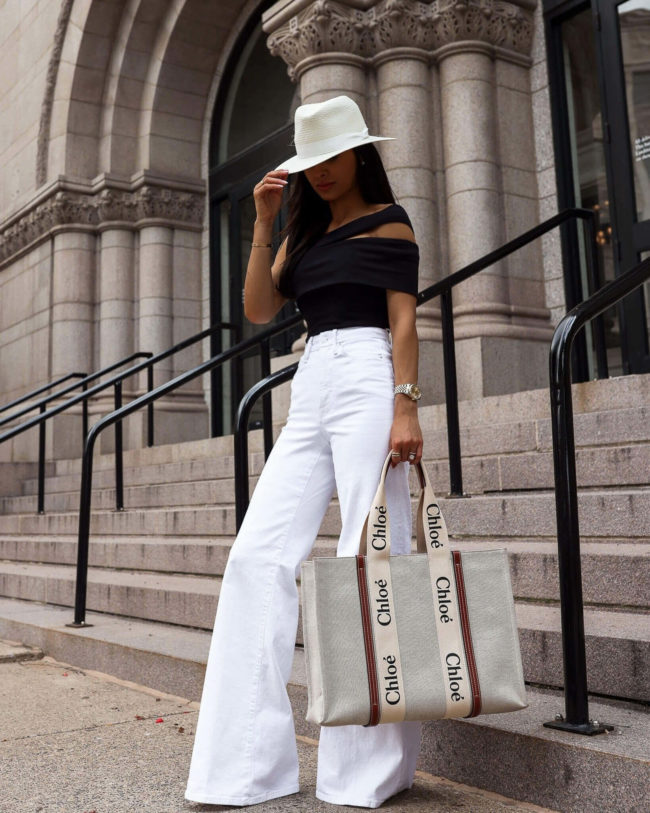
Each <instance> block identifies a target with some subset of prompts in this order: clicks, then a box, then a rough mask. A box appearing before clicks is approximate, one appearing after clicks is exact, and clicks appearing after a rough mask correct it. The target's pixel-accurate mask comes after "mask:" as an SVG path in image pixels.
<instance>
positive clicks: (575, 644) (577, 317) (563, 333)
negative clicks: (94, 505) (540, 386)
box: [544, 258, 650, 734]
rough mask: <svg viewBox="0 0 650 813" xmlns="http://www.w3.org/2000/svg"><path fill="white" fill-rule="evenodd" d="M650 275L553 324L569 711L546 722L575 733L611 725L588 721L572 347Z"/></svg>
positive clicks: (611, 286) (624, 279) (629, 275)
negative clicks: (584, 329)
mask: <svg viewBox="0 0 650 813" xmlns="http://www.w3.org/2000/svg"><path fill="white" fill-rule="evenodd" d="M648 279H650V258H648V259H646V260H643V262H641V263H639V264H638V265H636V266H634V268H632V269H631V270H629V271H626V272H625V273H624V274H621V276H619V277H617V278H616V279H614V280H612V281H611V282H608V283H607V284H606V285H604V286H603V287H602V288H600V290H598V291H596V292H595V293H594V294H592V295H591V296H590V297H589V298H588V299H586V300H585V301H584V302H581V303H580V304H579V305H576V306H575V308H573V309H572V310H570V311H569V312H568V313H567V314H566V316H564V317H563V318H562V319H561V320H560V322H559V324H558V325H557V327H556V328H555V332H554V334H553V339H552V341H551V349H550V352H549V379H550V398H551V427H552V432H553V468H554V477H555V514H556V521H557V541H558V566H559V575H560V608H561V615H562V649H563V657H564V700H565V712H566V713H565V716H564V718H562V719H557V720H552V721H550V722H548V723H544V725H545V726H547V727H549V728H560V729H563V730H565V731H571V732H574V733H577V734H600V733H601V732H603V731H606V730H609V729H611V728H612V726H608V725H606V724H603V723H597V722H595V721H593V720H590V719H589V701H588V697H587V662H586V655H585V631H584V615H583V607H582V573H581V567H580V530H579V523H578V489H577V479H576V458H575V440H574V435H573V403H572V399H571V365H570V358H571V345H572V343H573V340H574V338H575V336H576V334H577V332H578V331H579V330H580V329H581V328H582V327H583V326H584V325H585V324H586V323H587V322H588V321H590V320H591V319H594V318H595V317H596V316H597V315H598V314H600V313H602V312H603V311H604V310H606V309H607V308H609V307H611V306H612V305H615V304H616V303H617V302H618V301H619V300H621V299H623V298H624V297H626V296H627V295H628V294H630V293H632V292H633V291H635V290H636V289H637V288H639V287H640V286H641V285H643V283H644V282H645V281H646V280H648Z"/></svg>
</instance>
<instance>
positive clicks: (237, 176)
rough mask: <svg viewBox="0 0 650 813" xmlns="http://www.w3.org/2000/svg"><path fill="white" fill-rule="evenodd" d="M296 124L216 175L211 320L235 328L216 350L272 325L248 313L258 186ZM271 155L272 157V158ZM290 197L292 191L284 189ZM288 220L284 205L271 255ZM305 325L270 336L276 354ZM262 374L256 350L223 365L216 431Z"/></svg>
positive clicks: (286, 311) (224, 429)
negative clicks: (246, 282)
mask: <svg viewBox="0 0 650 813" xmlns="http://www.w3.org/2000/svg"><path fill="white" fill-rule="evenodd" d="M292 132H293V126H291V127H288V128H285V129H283V130H281V131H279V132H278V133H276V134H274V135H272V136H271V137H270V138H268V139H265V141H264V142H262V143H261V144H258V145H256V146H255V147H254V148H252V149H251V150H248V151H246V153H245V154H244V155H242V156H238V157H237V158H235V159H233V160H232V161H228V162H225V163H223V164H222V165H220V166H219V168H218V170H217V171H215V172H214V173H213V175H212V177H211V195H210V197H211V206H210V212H211V233H210V248H211V274H210V279H211V289H212V290H211V297H210V299H211V308H210V310H211V313H212V324H215V323H217V322H219V321H221V322H223V323H226V322H227V323H228V324H229V325H231V326H233V327H230V328H224V330H222V331H221V335H218V334H217V335H215V337H214V340H213V346H212V354H216V353H218V352H219V351H220V350H221V349H223V348H225V347H228V346H230V345H231V344H234V342H235V340H237V339H239V340H243V339H247V338H249V337H251V336H254V335H256V334H257V333H260V332H261V331H262V330H266V329H267V328H268V325H265V324H262V325H258V324H253V323H252V322H250V321H249V320H248V319H246V317H245V315H244V279H245V277H246V269H247V267H248V259H249V256H250V251H251V242H252V239H253V227H254V222H255V216H256V212H255V201H254V198H253V188H254V186H255V184H257V183H258V182H259V180H260V179H261V178H262V176H263V175H264V173H265V172H268V171H269V170H270V169H273V168H274V167H275V166H277V164H278V163H280V161H281V160H282V158H283V157H285V155H286V152H287V150H286V146H285V145H286V143H287V141H288V138H289V137H290V135H291V133H292ZM269 156H272V160H269ZM285 196H288V189H287V190H285ZM285 223H286V197H285V206H284V207H283V209H282V210H281V211H280V214H279V215H278V217H277V218H276V221H275V224H274V227H273V228H274V233H273V248H272V250H271V253H272V255H275V252H276V251H277V248H278V246H279V243H280V238H279V232H280V230H281V229H282V228H284V225H285ZM295 312H296V309H295V304H294V303H293V302H288V303H287V304H286V305H285V306H284V307H283V308H282V309H281V310H280V312H279V313H278V314H277V316H276V317H275V319H274V320H273V321H274V322H278V321H281V320H282V319H285V318H286V317H288V316H290V315H292V314H293V313H295ZM303 332H304V328H302V327H301V326H300V325H298V326H297V327H296V328H293V329H292V330H289V331H285V332H284V333H281V334H278V335H277V336H275V337H273V339H272V340H271V356H282V355H287V354H288V353H290V352H291V345H292V343H293V342H294V341H295V339H296V338H298V336H300V334H301V333H303ZM260 378H261V357H260V354H259V351H258V350H252V351H250V352H249V353H247V354H246V355H245V356H244V357H240V359H239V360H238V361H234V362H232V363H229V364H227V365H224V366H223V367H222V369H221V370H219V371H216V373H215V376H214V377H213V392H214V398H213V414H214V416H215V418H214V421H213V434H214V435H221V434H229V433H230V432H231V431H232V428H233V421H234V417H235V414H236V411H237V407H238V405H239V402H240V401H241V399H242V397H243V396H244V395H245V393H246V392H247V391H248V390H249V389H250V388H251V387H252V386H253V385H254V384H255V383H256V382H257V381H259V380H260ZM261 420H262V401H261V400H259V401H258V402H257V404H256V406H255V408H254V409H253V413H252V415H251V424H250V425H251V427H252V428H254V427H255V425H256V422H258V421H259V422H261Z"/></svg>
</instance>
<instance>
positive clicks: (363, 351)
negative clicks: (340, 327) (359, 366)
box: [340, 339, 393, 361]
mask: <svg viewBox="0 0 650 813" xmlns="http://www.w3.org/2000/svg"><path fill="white" fill-rule="evenodd" d="M340 346H341V349H342V350H343V354H344V355H345V356H347V357H348V358H351V359H355V360H358V361H372V360H373V359H379V360H381V361H387V360H388V361H392V358H393V354H392V351H391V347H390V345H389V344H388V343H387V342H384V341H381V340H377V339H360V340H359V341H356V342H344V343H342V344H341V345H340Z"/></svg>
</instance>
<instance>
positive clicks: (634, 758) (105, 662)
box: [0, 597, 648, 810]
mask: <svg viewBox="0 0 650 813" xmlns="http://www.w3.org/2000/svg"><path fill="white" fill-rule="evenodd" d="M68 620H69V619H68V611H67V609H65V608H60V607H52V606H46V605H37V606H34V605H33V602H28V601H23V600H20V599H6V598H2V597H0V636H2V637H10V638H12V639H14V640H20V641H23V642H25V643H26V644H27V645H30V646H37V647H42V648H44V649H45V651H46V654H47V655H49V656H51V657H53V658H55V659H57V660H61V661H64V662H66V663H71V664H74V665H75V666H77V667H78V668H82V669H83V668H87V669H95V670H100V671H103V672H105V673H107V674H111V675H114V676H116V677H119V678H121V679H124V680H131V681H135V682H138V683H140V684H146V685H150V686H151V688H153V689H158V690H159V691H166V692H170V693H173V694H175V695H178V696H181V697H185V698H188V699H190V700H194V701H199V700H200V694H201V689H202V685H203V680H204V675H205V663H206V659H207V653H208V649H209V645H210V639H211V632H210V631H200V630H195V629H189V628H182V627H178V626H173V625H170V624H164V623H162V622H147V621H139V620H134V619H125V618H122V617H117V616H110V615H108V614H104V613H94V612H89V613H88V614H87V621H88V623H90V624H94V625H95V626H92V627H90V626H89V627H85V628H71V627H66V626H65V623H66V622H67V621H68ZM288 688H289V693H290V696H291V700H292V703H293V707H294V714H295V718H296V731H297V733H299V734H302V735H307V736H312V737H314V736H315V735H316V736H317V734H318V729H317V727H315V726H313V725H311V724H309V723H307V722H306V721H305V719H304V715H305V710H306V702H307V691H306V681H305V667H304V652H303V651H302V649H301V648H296V655H295V657H294V662H293V666H292V672H291V678H290V682H289V686H288ZM527 699H528V702H529V707H528V709H524V710H522V711H520V712H516V713H513V714H504V715H484V716H482V717H478V718H476V719H474V720H447V721H437V722H435V723H432V724H431V723H425V724H424V726H423V746H424V747H423V751H422V756H423V759H422V762H421V767H422V768H423V769H424V770H430V771H432V772H435V773H436V774H437V775H443V776H448V777H449V778H450V779H454V780H455V781H467V779H466V778H465V779H464V778H458V775H457V774H453V775H452V771H451V770H450V767H449V766H447V765H444V766H443V765H442V764H441V763H440V761H439V757H438V756H436V755H435V754H434V756H433V757H432V756H431V750H432V749H435V743H436V742H437V743H440V737H441V735H442V736H444V737H445V739H446V738H447V737H448V736H450V730H453V729H456V728H458V732H457V733H458V739H459V740H460V742H461V743H463V742H466V743H468V735H469V737H472V736H476V734H477V731H478V732H480V734H481V735H482V736H483V737H486V738H489V741H490V742H492V741H493V740H494V739H495V738H496V744H497V745H498V743H499V738H505V739H506V740H507V743H508V752H511V753H512V752H513V750H516V751H517V753H518V755H519V754H520V749H521V747H522V745H526V747H527V748H530V747H531V744H532V745H533V746H534V747H536V748H541V753H542V754H543V755H544V759H545V761H548V760H550V761H551V762H553V763H555V764H560V765H562V764H564V765H568V764H570V766H571V765H573V762H574V761H576V760H577V765H576V767H578V766H579V765H580V764H581V765H582V766H583V769H584V765H585V760H586V758H587V755H589V759H591V760H596V761H597V763H598V765H597V769H598V773H600V772H601V771H604V775H605V776H607V777H610V778H611V776H613V775H616V776H617V782H616V783H612V782H610V780H609V779H608V780H607V781H608V782H609V783H610V785H611V787H612V789H613V792H618V790H616V789H617V788H620V787H621V785H620V784H618V779H620V774H621V771H622V770H623V769H625V768H626V766H629V772H630V773H631V777H630V779H631V780H634V782H635V783H636V784H638V783H639V782H640V781H641V782H642V781H643V776H642V773H641V772H644V773H645V776H646V777H647V776H648V773H647V771H648V758H647V753H646V755H645V757H643V756H639V753H638V751H639V744H638V735H639V732H640V731H642V730H643V726H645V725H646V723H647V712H646V711H645V710H643V709H642V708H641V707H640V706H639V705H638V704H634V703H629V702H617V701H609V700H607V701H599V700H598V699H597V698H590V705H589V712H590V718H591V719H598V720H599V721H601V722H606V723H611V724H614V725H616V726H617V730H616V731H615V736H613V735H601V736H599V737H593V738H592V737H583V736H579V735H573V734H568V733H565V732H560V731H556V730H554V729H548V728H544V727H543V726H542V723H544V722H546V721H547V720H552V719H553V718H554V717H555V715H556V714H557V713H561V712H563V711H564V702H563V694H562V693H561V692H557V691H552V690H541V689H536V688H534V687H530V686H528V687H527ZM465 726H471V728H465ZM619 732H620V733H619ZM515 744H517V748H516V749H513V746H514V745H515ZM470 746H471V747H472V748H473V747H475V744H474V742H473V741H472V742H469V743H468V744H467V746H466V747H467V748H470ZM491 750H492V749H489V750H488V751H486V750H485V743H481V747H480V748H479V750H478V751H477V753H490V752H491ZM549 752H552V753H549ZM455 753H456V752H455ZM456 756H458V754H457V753H456ZM464 756H465V755H463V757H464ZM468 756H470V755H469V754H468ZM460 761H461V762H462V763H463V765H465V763H466V764H467V765H468V766H472V765H475V764H476V760H475V759H468V760H465V759H464V758H463V759H461V760H460ZM515 764H516V765H518V766H519V770H521V761H520V758H519V756H517V758H516V759H515ZM443 768H444V770H443ZM565 770H566V769H565ZM612 771H614V773H612ZM490 773H494V772H492V771H491V772H490ZM542 773H544V780H543V781H544V784H545V785H546V786H548V787H549V788H552V787H553V786H554V784H555V783H553V782H549V781H548V779H549V776H548V775H547V774H546V773H545V772H542ZM470 784H474V785H476V784H477V782H476V781H475V780H472V781H471V782H470ZM481 786H482V787H487V788H488V789H490V790H494V791H497V792H504V791H503V790H500V789H499V786H498V785H496V784H492V785H490V784H483V785H481ZM560 787H562V785H561V783H560ZM504 795H508V796H510V797H513V794H512V793H507V794H506V793H504ZM513 798H514V797H513ZM596 799H600V800H601V801H605V802H606V801H607V800H603V798H602V792H601V791H600V790H599V791H598V794H597V796H596V797H595V799H594V801H595V800H596ZM527 801H531V802H536V803H543V804H546V805H549V804H551V806H554V805H555V804H556V802H549V800H548V797H547V796H546V797H544V796H541V795H538V796H536V797H535V798H532V797H531V798H527ZM582 802H583V804H584V803H587V802H588V800H587V799H586V797H583V799H582ZM562 809H563V810H564V809H566V808H562ZM574 809H576V810H577V809H578V808H571V810H574ZM584 809H588V808H584V807H583V810H584ZM592 809H594V810H595V809H597V808H595V807H592ZM598 809H602V810H605V809H616V808H613V807H612V806H611V805H610V806H609V807H607V805H606V806H605V807H601V808H598ZM639 809H641V808H639Z"/></svg>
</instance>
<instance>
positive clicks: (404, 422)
mask: <svg viewBox="0 0 650 813" xmlns="http://www.w3.org/2000/svg"><path fill="white" fill-rule="evenodd" d="M400 397H403V396H400ZM409 407H411V408H410V409H409ZM422 445H423V441H422V430H421V429H420V422H419V421H418V413H417V406H416V405H415V404H413V405H412V406H411V405H410V404H409V405H407V408H406V409H405V410H404V411H402V410H399V411H398V409H397V407H396V410H395V417H394V418H393V425H392V427H391V430H390V448H391V451H393V452H399V453H400V456H399V457H397V455H393V456H392V457H391V461H390V464H391V466H396V465H397V464H398V463H400V462H401V461H403V460H404V461H408V462H409V463H410V464H411V465H414V464H416V463H419V462H420V460H421V459H422ZM412 452H415V457H412V458H409V455H410V454H411V453H412Z"/></svg>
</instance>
